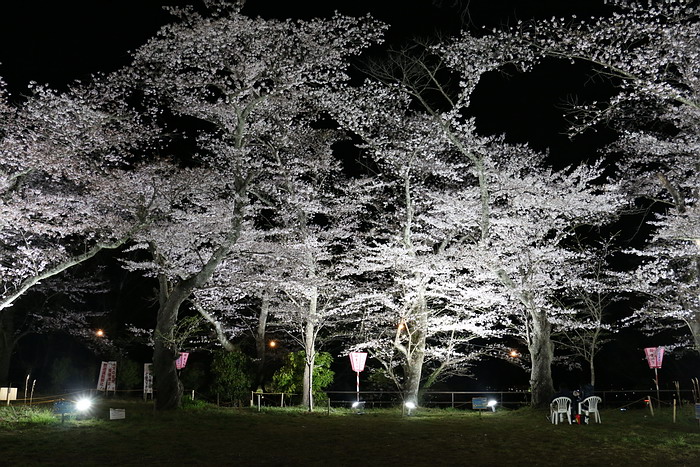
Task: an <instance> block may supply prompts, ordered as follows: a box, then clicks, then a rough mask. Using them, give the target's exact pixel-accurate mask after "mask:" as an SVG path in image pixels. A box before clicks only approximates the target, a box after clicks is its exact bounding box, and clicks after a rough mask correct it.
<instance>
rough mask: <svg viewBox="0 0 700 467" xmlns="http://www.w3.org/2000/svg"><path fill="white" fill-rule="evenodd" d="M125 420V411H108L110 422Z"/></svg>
mask: <svg viewBox="0 0 700 467" xmlns="http://www.w3.org/2000/svg"><path fill="white" fill-rule="evenodd" d="M124 418H126V409H109V419H110V420H121V419H124Z"/></svg>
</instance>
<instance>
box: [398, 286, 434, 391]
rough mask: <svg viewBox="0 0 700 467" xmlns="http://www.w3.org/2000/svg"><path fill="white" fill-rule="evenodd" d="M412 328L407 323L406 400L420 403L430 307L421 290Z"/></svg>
mask: <svg viewBox="0 0 700 467" xmlns="http://www.w3.org/2000/svg"><path fill="white" fill-rule="evenodd" d="M413 313H414V318H415V321H414V322H413V323H412V328H409V326H408V325H406V332H408V333H409V340H408V344H407V347H406V351H407V352H406V365H405V367H404V378H405V380H404V381H405V382H404V391H403V392H404V400H406V401H412V402H413V403H415V404H416V405H417V404H418V402H419V400H420V397H419V395H420V394H419V391H420V388H421V378H422V376H423V364H424V363H425V345H426V342H425V341H426V335H427V328H428V308H427V303H426V301H425V297H424V295H423V293H422V291H421V293H419V295H418V298H417V299H416V303H415V305H414V311H413Z"/></svg>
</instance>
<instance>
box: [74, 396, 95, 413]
mask: <svg viewBox="0 0 700 467" xmlns="http://www.w3.org/2000/svg"><path fill="white" fill-rule="evenodd" d="M90 407H92V400H90V399H88V398H86V397H84V398H82V399H78V400H77V401H75V410H77V411H78V412H87V411H88V410H90Z"/></svg>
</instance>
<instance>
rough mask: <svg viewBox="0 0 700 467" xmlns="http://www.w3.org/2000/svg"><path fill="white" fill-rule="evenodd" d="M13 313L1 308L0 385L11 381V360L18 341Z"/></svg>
mask: <svg viewBox="0 0 700 467" xmlns="http://www.w3.org/2000/svg"><path fill="white" fill-rule="evenodd" d="M13 313H14V312H13V311H12V310H11V309H5V310H0V386H7V385H8V384H9V382H10V379H9V378H10V361H11V360H12V352H13V351H14V348H15V342H16V341H15V327H14V320H13V318H14V316H13Z"/></svg>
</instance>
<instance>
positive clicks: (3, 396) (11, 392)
mask: <svg viewBox="0 0 700 467" xmlns="http://www.w3.org/2000/svg"><path fill="white" fill-rule="evenodd" d="M14 400H17V388H0V401H7V405H10V401H14Z"/></svg>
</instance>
